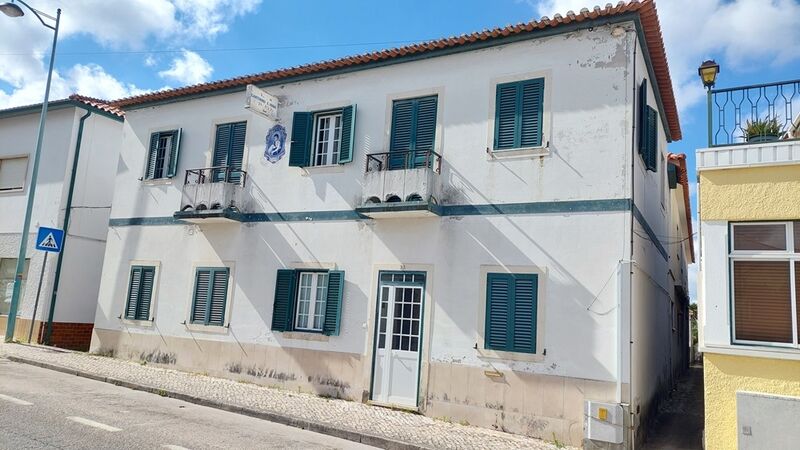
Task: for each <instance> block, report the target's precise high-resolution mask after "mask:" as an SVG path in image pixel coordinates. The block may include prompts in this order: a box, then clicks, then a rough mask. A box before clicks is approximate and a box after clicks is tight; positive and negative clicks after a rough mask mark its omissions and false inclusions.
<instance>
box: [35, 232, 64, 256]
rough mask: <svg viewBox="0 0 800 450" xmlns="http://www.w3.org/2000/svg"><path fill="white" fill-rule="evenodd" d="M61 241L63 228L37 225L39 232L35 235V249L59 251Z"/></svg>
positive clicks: (62, 240)
mask: <svg viewBox="0 0 800 450" xmlns="http://www.w3.org/2000/svg"><path fill="white" fill-rule="evenodd" d="M63 243H64V230H59V229H58V228H47V227H39V233H38V235H37V236H36V250H42V251H45V252H53V253H59V252H60V251H61V245H62V244H63Z"/></svg>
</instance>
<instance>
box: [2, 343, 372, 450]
mask: <svg viewBox="0 0 800 450" xmlns="http://www.w3.org/2000/svg"><path fill="white" fill-rule="evenodd" d="M42 448H64V449H157V448H166V449H220V448H224V449H274V448H281V449H285V448H288V449H307V448H314V449H368V448H372V447H367V446H365V445H361V444H357V443H354V442H350V441H346V440H342V439H338V438H334V437H331V436H326V435H321V434H317V433H313V432H310V431H305V430H301V429H298V428H293V427H288V426H285V425H280V424H276V423H272V422H267V421H264V420H260V419H255V418H252V417H247V416H242V415H239V414H235V413H230V412H226V411H220V410H216V409H213V408H207V407H204V406H198V405H194V404H191V403H186V402H183V401H180V400H175V399H171V398H165V397H159V396H157V395H154V394H149V393H145V392H139V391H134V390H131V389H127V388H123V387H119V386H113V385H110V384H107V383H103V382H99V381H93V380H89V379H86V378H80V377H76V376H73V375H68V374H64V373H60V372H54V371H50V370H47V369H42V368H38V367H33V366H29V365H26V364H20V363H15V362H11V361H8V360H6V359H2V358H0V449H4V450H5V449H8V450H12V449H13V450H17V449H42Z"/></svg>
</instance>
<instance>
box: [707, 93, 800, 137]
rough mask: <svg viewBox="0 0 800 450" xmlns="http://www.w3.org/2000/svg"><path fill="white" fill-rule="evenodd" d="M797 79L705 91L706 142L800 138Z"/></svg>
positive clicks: (799, 97)
mask: <svg viewBox="0 0 800 450" xmlns="http://www.w3.org/2000/svg"><path fill="white" fill-rule="evenodd" d="M799 115H800V80H793V81H781V82H777V83H766V84H756V85H752V86H742V87H735V88H729V89H712V90H710V91H709V92H708V145H709V146H711V147H717V146H722V145H737V144H753V143H758V142H768V141H774V140H779V139H796V138H798V137H800V130H798V127H800V117H798V116H799Z"/></svg>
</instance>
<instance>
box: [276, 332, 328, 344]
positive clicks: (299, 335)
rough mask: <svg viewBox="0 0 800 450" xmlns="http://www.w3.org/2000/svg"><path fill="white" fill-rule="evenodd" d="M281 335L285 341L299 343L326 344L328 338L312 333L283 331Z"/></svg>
mask: <svg viewBox="0 0 800 450" xmlns="http://www.w3.org/2000/svg"><path fill="white" fill-rule="evenodd" d="M281 335H282V336H283V337H284V338H286V339H295V340H301V341H317V342H328V340H329V339H330V336H327V335H325V334H322V333H316V332H313V331H284V332H283V333H281Z"/></svg>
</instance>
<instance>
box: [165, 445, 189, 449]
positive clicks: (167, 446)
mask: <svg viewBox="0 0 800 450" xmlns="http://www.w3.org/2000/svg"><path fill="white" fill-rule="evenodd" d="M161 447H162V448H168V449H169V450H189V449H188V448H186V447H181V446H180V445H170V444H164V445H162V446H161Z"/></svg>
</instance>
